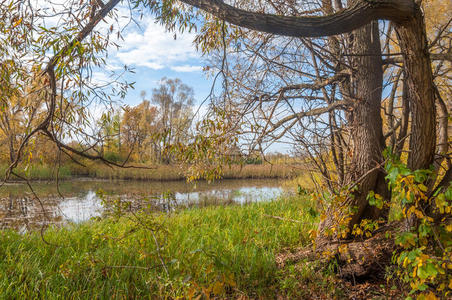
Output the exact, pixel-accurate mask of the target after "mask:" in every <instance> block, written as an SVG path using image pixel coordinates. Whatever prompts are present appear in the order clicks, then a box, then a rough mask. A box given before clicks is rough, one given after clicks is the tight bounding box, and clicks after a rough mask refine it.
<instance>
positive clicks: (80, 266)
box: [0, 196, 316, 299]
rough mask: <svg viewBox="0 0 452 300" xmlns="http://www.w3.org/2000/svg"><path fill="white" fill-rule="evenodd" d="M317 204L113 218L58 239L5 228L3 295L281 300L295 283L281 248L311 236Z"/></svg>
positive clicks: (61, 232)
mask: <svg viewBox="0 0 452 300" xmlns="http://www.w3.org/2000/svg"><path fill="white" fill-rule="evenodd" d="M310 206H311V203H310V202H309V200H308V199H307V198H305V197H298V196H297V197H296V196H294V197H286V198H284V199H281V200H279V201H273V202H266V203H254V204H250V205H244V206H228V207H209V208H202V209H188V210H183V211H179V212H176V213H173V214H172V215H170V216H168V215H164V214H158V215H157V214H141V215H136V216H132V215H129V216H123V217H120V218H119V219H116V218H107V219H105V220H98V221H90V222H88V223H84V224H81V225H73V226H68V227H64V228H60V229H58V228H51V229H48V230H47V231H46V233H45V235H44V238H45V240H46V241H48V242H49V243H50V244H52V245H47V244H45V243H44V242H43V241H42V239H41V237H40V234H39V233H38V232H31V233H26V234H24V235H20V234H18V233H16V232H13V231H3V232H0V257H2V260H0V298H2V299H15V298H16V299H32V298H46V299H49V298H52V299H68V298H70V299H74V298H77V299H78V298H81V299H88V298H89V299H103V298H105V299H106V298H108V299H110V298H121V299H122V298H135V297H140V298H143V297H144V298H152V299H155V298H157V297H159V298H165V297H169V298H177V297H189V296H191V295H195V296H196V295H201V294H202V293H204V294H205V295H215V296H219V297H226V296H228V297H239V296H244V295H246V296H248V297H261V298H266V299H272V298H274V297H276V294H278V293H286V294H291V293H288V292H284V291H283V290H281V289H287V288H288V287H290V286H291V285H290V282H288V281H287V280H288V278H287V276H286V275H287V274H281V272H280V271H278V269H277V267H276V264H275V254H276V253H277V252H278V251H280V250H281V249H282V248H284V247H295V246H298V245H304V244H306V243H307V242H308V231H309V230H310V229H311V228H313V224H314V222H315V221H316V219H315V218H314V217H313V216H312V215H311V214H309V213H307V211H308V210H309V207H310ZM271 215H274V216H279V217H283V218H286V219H287V220H288V219H295V220H298V221H299V222H293V221H282V220H279V219H275V218H271V217H269V216H271ZM137 218H138V219H137ZM137 220H138V221H137ZM150 228H152V229H156V228H160V229H158V230H156V231H155V232H154V231H152V230H149V229H150ZM153 233H155V238H156V239H157V241H158V243H159V246H160V252H158V251H157V248H156V244H155V241H154V236H153ZM54 245H58V246H54ZM160 258H161V259H163V261H164V262H165V265H166V267H167V269H168V273H166V272H165V271H164V268H163V266H162V264H161V260H160ZM292 284H293V282H292ZM292 288H296V289H298V288H299V287H292ZM295 292H296V291H295Z"/></svg>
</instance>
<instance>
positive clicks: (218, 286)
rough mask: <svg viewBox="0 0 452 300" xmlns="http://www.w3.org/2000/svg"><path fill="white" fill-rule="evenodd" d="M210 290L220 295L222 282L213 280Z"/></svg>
mask: <svg viewBox="0 0 452 300" xmlns="http://www.w3.org/2000/svg"><path fill="white" fill-rule="evenodd" d="M212 292H213V293H214V294H215V295H221V294H222V293H223V283H222V282H219V281H217V282H215V284H214V286H213V289H212Z"/></svg>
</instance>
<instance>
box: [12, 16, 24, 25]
mask: <svg viewBox="0 0 452 300" xmlns="http://www.w3.org/2000/svg"><path fill="white" fill-rule="evenodd" d="M20 23H22V18H20V19H19V20H17V21H16V22H14V24H13V27H16V26H19V25H20Z"/></svg>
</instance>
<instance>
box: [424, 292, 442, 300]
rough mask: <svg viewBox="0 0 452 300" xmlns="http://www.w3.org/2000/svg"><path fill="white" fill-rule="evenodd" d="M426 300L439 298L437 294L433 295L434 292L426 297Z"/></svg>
mask: <svg viewBox="0 0 452 300" xmlns="http://www.w3.org/2000/svg"><path fill="white" fill-rule="evenodd" d="M425 300H439V299H438V297H436V296H435V294H433V292H430V293H428V294H427V295H426V296H425Z"/></svg>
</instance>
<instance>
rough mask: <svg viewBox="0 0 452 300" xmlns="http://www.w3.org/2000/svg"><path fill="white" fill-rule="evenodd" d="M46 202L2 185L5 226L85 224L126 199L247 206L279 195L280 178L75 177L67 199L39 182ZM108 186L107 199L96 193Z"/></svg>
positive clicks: (166, 206)
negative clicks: (212, 181) (161, 179)
mask: <svg viewBox="0 0 452 300" xmlns="http://www.w3.org/2000/svg"><path fill="white" fill-rule="evenodd" d="M33 186H34V189H35V191H36V192H37V194H38V196H39V198H40V200H41V203H42V205H41V203H40V202H39V201H37V200H36V199H35V198H34V196H33V195H32V194H30V193H27V194H25V195H24V191H26V187H25V186H24V185H20V184H12V185H7V186H3V187H2V188H1V189H0V228H14V229H18V230H29V229H31V228H37V227H40V226H42V224H43V223H52V224H62V223H65V222H75V223H78V222H83V221H86V220H89V219H90V218H92V217H101V216H103V215H104V214H108V213H111V211H112V210H114V209H115V208H117V206H118V205H117V204H118V203H121V205H122V206H123V207H127V209H131V210H139V209H142V208H144V207H146V208H150V209H151V210H163V211H172V210H175V209H177V208H180V207H187V208H188V207H193V206H209V205H228V204H234V203H238V204H246V203H250V202H256V201H267V200H271V199H274V198H277V197H278V196H279V195H280V194H281V193H282V189H281V187H280V186H281V183H280V182H279V181H278V180H223V181H219V182H216V183H215V184H210V185H209V184H207V183H205V182H201V183H198V184H197V185H193V184H187V183H185V182H180V181H178V182H164V183H158V182H139V181H117V182H110V181H94V180H74V181H66V182H63V183H62V184H61V185H60V191H61V192H62V194H63V196H64V198H62V197H61V196H59V195H58V193H57V190H56V187H55V184H54V183H34V184H33ZM99 190H102V191H103V192H102V195H103V196H102V197H99V196H98V194H97V193H96V192H97V191H99Z"/></svg>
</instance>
